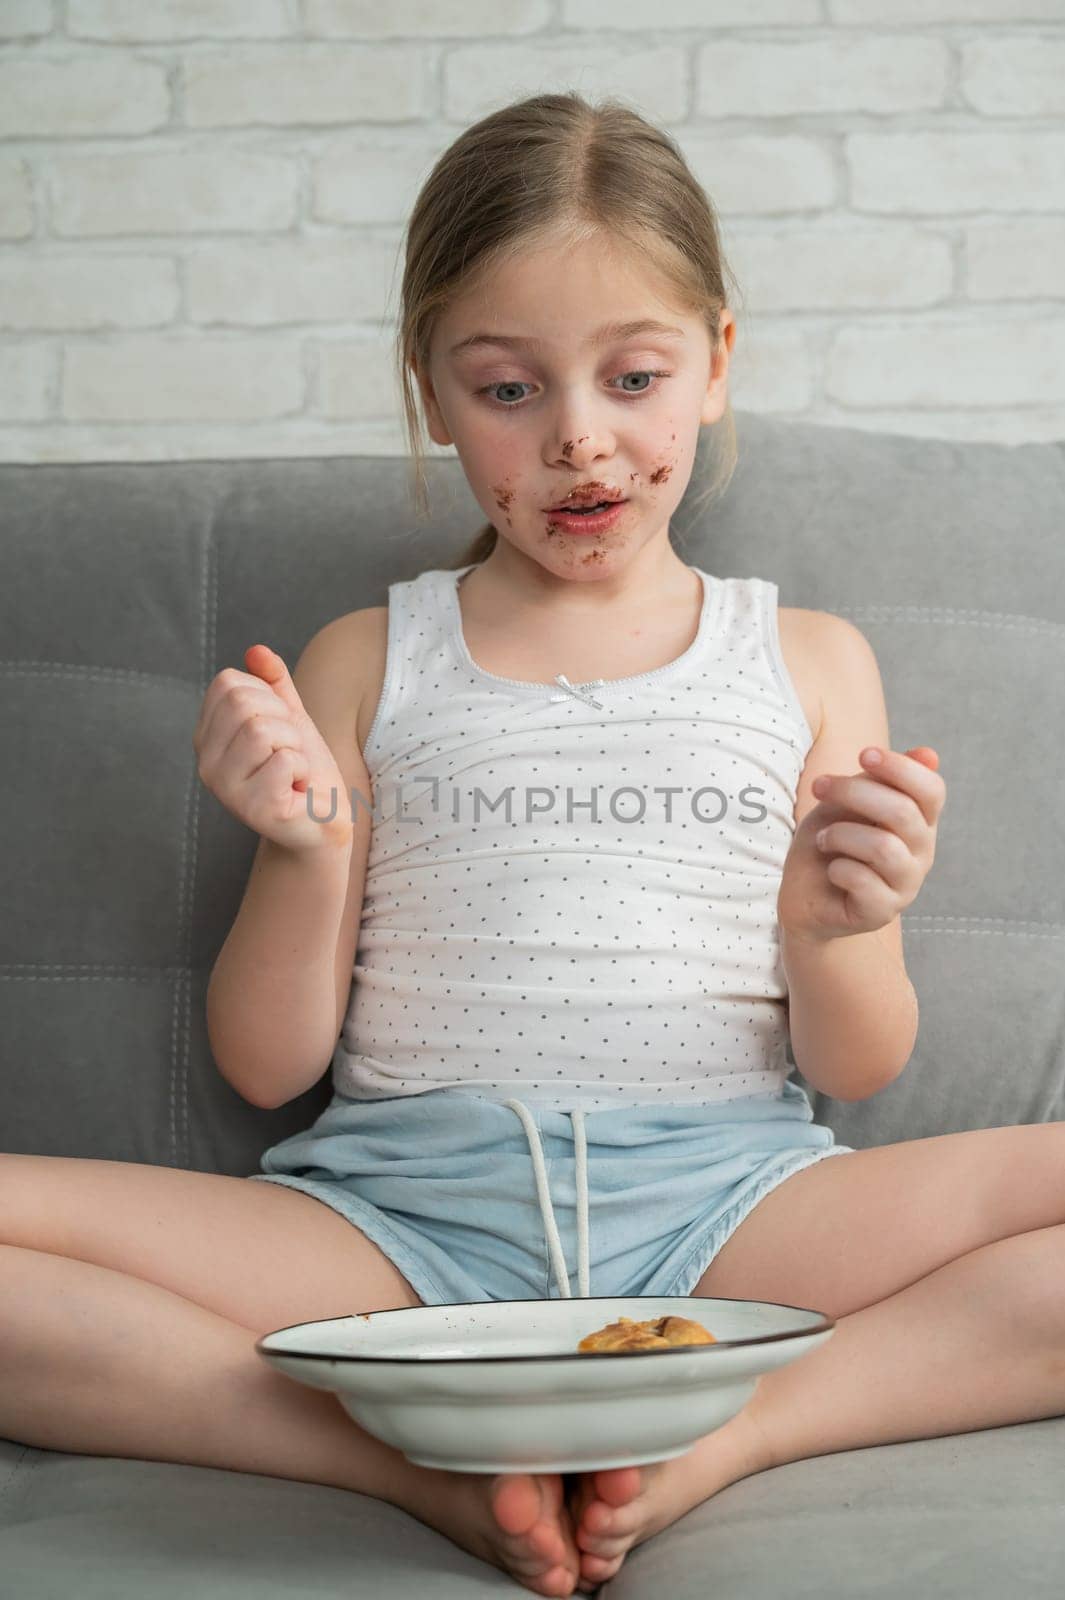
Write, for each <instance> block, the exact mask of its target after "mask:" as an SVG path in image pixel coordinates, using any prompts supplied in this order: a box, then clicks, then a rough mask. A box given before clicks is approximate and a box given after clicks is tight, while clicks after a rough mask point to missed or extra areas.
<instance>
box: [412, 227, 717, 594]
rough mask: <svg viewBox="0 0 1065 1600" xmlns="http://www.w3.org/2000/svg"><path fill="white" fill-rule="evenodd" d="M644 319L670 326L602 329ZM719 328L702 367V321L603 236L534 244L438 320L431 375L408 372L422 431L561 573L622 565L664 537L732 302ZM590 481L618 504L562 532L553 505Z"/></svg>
mask: <svg viewBox="0 0 1065 1600" xmlns="http://www.w3.org/2000/svg"><path fill="white" fill-rule="evenodd" d="M652 319H653V320H654V321H656V322H659V323H661V324H663V325H664V327H663V328H661V329H657V330H654V329H646V330H643V331H635V330H632V329H630V330H627V331H625V332H618V331H610V332H606V331H604V326H605V325H606V324H608V323H609V324H625V323H640V322H644V321H647V320H652ZM720 326H721V329H722V332H723V334H724V344H723V346H719V349H718V352H717V356H716V359H715V360H714V361H713V362H712V361H711V348H710V337H709V334H708V332H707V329H706V326H705V324H704V323H703V322H702V320H701V319H700V318H698V317H695V316H691V315H688V314H685V313H678V312H677V310H676V309H675V306H674V304H673V303H672V301H671V299H670V298H669V295H668V286H666V285H665V284H664V283H660V282H658V281H657V280H656V281H654V282H649V280H648V273H647V269H646V267H645V266H644V264H643V263H642V262H639V263H637V262H631V263H629V264H626V262H625V261H624V260H623V259H622V258H621V256H620V254H619V252H618V251H616V250H614V249H612V247H611V244H610V240H609V239H606V238H604V237H603V236H601V235H600V236H597V237H595V238H592V239H588V240H586V241H585V242H584V243H583V244H581V245H573V244H559V245H557V246H556V245H552V246H550V247H546V248H542V249H538V250H537V251H536V252H535V253H533V252H532V251H529V252H528V253H527V254H524V255H521V256H519V257H518V258H517V259H515V260H513V261H511V262H509V263H508V264H507V265H506V266H504V267H501V268H500V269H499V270H498V271H497V272H496V273H495V274H494V276H493V277H492V280H491V282H490V284H489V286H488V287H487V289H482V290H479V291H477V292H474V293H470V294H468V295H466V296H464V297H463V298H462V299H460V300H458V301H456V302H455V303H454V304H453V305H451V306H450V307H449V308H448V310H447V311H446V312H445V313H444V314H443V315H442V316H441V318H440V320H439V321H438V323H437V325H436V328H435V329H434V332H433V337H432V342H431V349H430V362H429V366H430V370H429V373H428V374H425V373H423V372H421V371H419V369H418V368H417V366H415V368H414V371H415V376H416V378H417V381H418V384H419V388H420V390H421V394H422V400H423V404H424V406H425V412H426V420H427V423H428V427H429V436H430V438H431V439H432V440H433V441H434V443H436V444H440V445H447V444H454V446H455V448H456V450H457V452H458V456H459V459H460V461H461V462H462V465H463V469H464V471H465V473H466V476H467V478H468V479H469V482H470V487H471V488H472V490H473V493H474V495H475V496H476V498H477V501H478V503H479V504H480V506H481V508H482V509H483V511H484V513H485V515H486V517H487V518H488V520H489V521H490V522H491V523H492V525H493V526H494V527H495V528H496V530H497V532H498V533H499V535H500V538H501V539H506V540H507V541H508V542H509V543H510V544H511V545H513V546H514V547H515V548H516V549H518V550H520V551H522V552H524V553H525V554H526V555H527V556H529V557H530V558H531V559H532V560H534V561H536V562H538V563H539V564H540V565H541V566H543V567H546V568H547V569H548V570H549V571H552V572H555V573H557V574H558V575H559V576H567V577H568V576H577V575H580V574H581V573H587V574H588V575H589V576H596V575H603V574H604V573H606V572H616V571H618V570H619V568H621V567H623V566H625V565H627V564H628V562H629V560H631V558H632V556H633V555H634V554H636V552H638V551H639V550H642V549H644V548H645V547H647V546H648V545H650V544H653V543H655V541H658V540H661V541H663V543H664V544H665V545H668V530H669V519H670V517H671V516H672V514H673V512H674V510H675V509H676V507H677V506H678V505H679V503H680V500H681V498H682V496H683V494H684V490H685V489H686V487H687V485H688V480H689V478H690V477H691V472H692V467H693V464H694V461H695V451H696V445H697V442H698V436H699V428H700V427H701V426H702V425H703V424H704V423H707V424H709V423H713V422H716V421H717V420H718V418H719V417H720V416H721V415H722V412H723V411H724V408H725V402H726V384H727V377H728V358H729V352H730V351H731V349H732V345H733V342H734V339H735V333H736V328H735V320H734V318H733V317H732V314H731V313H730V312H729V311H727V310H725V311H723V312H722V313H721V323H720ZM666 330H669V331H666ZM456 346H458V347H459V348H456ZM587 483H593V484H596V485H599V486H601V487H602V488H603V489H604V491H608V492H609V491H617V492H618V493H620V494H621V495H622V496H623V497H624V498H625V499H626V500H627V501H628V504H627V505H626V507H625V508H624V509H623V511H622V512H621V514H620V516H619V517H617V518H616V519H615V520H614V522H613V524H612V526H611V527H609V528H608V529H606V530H604V531H602V532H601V533H572V532H569V531H567V529H566V528H565V526H564V525H563V524H561V523H559V522H558V521H556V520H554V519H553V518H552V516H551V514H550V513H551V508H552V507H556V506H558V505H559V504H560V503H561V502H562V501H563V500H565V498H566V497H567V496H568V495H569V494H570V492H571V491H572V490H573V489H575V488H576V487H577V486H578V485H580V484H587ZM607 497H609V494H608V495H607Z"/></svg>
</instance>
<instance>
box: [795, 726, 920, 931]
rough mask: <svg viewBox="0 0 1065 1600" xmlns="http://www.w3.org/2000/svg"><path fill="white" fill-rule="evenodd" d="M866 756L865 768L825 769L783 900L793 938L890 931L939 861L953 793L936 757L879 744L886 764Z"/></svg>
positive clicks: (800, 833)
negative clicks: (841, 772)
mask: <svg viewBox="0 0 1065 1600" xmlns="http://www.w3.org/2000/svg"><path fill="white" fill-rule="evenodd" d="M870 748H872V747H870ZM868 755H869V750H863V751H862V752H861V755H860V757H859V760H860V761H861V762H862V766H863V768H864V771H863V772H860V773H857V774H855V775H854V776H853V777H837V776H836V775H834V774H825V775H824V776H822V777H820V778H818V780H817V782H816V783H815V784H814V786H813V793H814V794H816V795H818V796H819V797H823V798H822V803H821V804H820V805H817V806H814V807H813V809H812V810H810V811H808V812H807V814H806V816H805V817H804V818H803V819H802V822H801V823H800V824H799V826H798V827H797V828H796V830H795V836H794V838H793V839H792V841H791V848H790V849H789V851H788V855H787V859H786V860H785V862H784V872H783V876H782V878H781V884H780V893H779V895H778V896H777V921H778V924H779V926H780V928H781V929H782V930H785V929H786V930H787V932H788V934H789V935H790V936H791V937H792V938H796V939H801V940H806V941H807V942H809V943H815V944H823V943H825V942H827V941H828V940H829V939H839V938H843V937H845V936H846V935H848V934H851V933H872V932H873V931H874V930H875V929H876V928H883V927H885V926H886V925H887V923H889V922H891V921H892V919H893V918H894V917H896V916H897V915H898V914H899V912H900V911H901V910H902V909H903V908H904V907H905V906H908V905H909V904H910V903H911V901H912V900H914V899H915V897H916V895H917V891H918V890H919V889H920V887H921V885H922V883H923V882H924V880H925V878H926V876H927V874H928V869H929V868H930V867H931V865H932V860H933V857H934V856H935V847H936V828H937V825H938V822H939V816H940V813H941V811H942V810H943V806H944V804H945V803H946V796H947V789H946V785H945V783H944V782H943V779H942V778H941V777H940V776H939V774H938V767H939V757H938V755H937V754H936V752H935V751H934V750H932V749H930V748H929V747H928V746H927V745H916V746H914V748H912V749H910V750H907V751H906V752H905V754H902V753H900V752H899V751H895V750H881V751H880V755H881V758H882V759H881V761H880V762H879V763H878V764H877V763H870V762H869V761H868V759H867V758H868ZM822 830H825V837H824V841H823V844H818V841H817V835H818V834H819V833H821V831H822Z"/></svg>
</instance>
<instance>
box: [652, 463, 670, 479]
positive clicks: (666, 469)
mask: <svg viewBox="0 0 1065 1600" xmlns="http://www.w3.org/2000/svg"><path fill="white" fill-rule="evenodd" d="M672 475H673V468H672V467H671V466H670V465H669V463H668V462H667V463H666V465H665V466H663V467H659V468H658V471H657V472H652V474H651V482H652V483H665V481H666V479H667V478H670V477H672Z"/></svg>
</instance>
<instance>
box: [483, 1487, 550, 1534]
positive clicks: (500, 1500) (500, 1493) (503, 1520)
mask: <svg viewBox="0 0 1065 1600" xmlns="http://www.w3.org/2000/svg"><path fill="white" fill-rule="evenodd" d="M492 1510H493V1512H494V1513H495V1519H496V1521H497V1522H498V1523H499V1526H500V1527H501V1528H502V1529H503V1532H504V1533H514V1534H520V1533H528V1531H529V1529H530V1528H532V1527H533V1526H534V1524H535V1523H537V1522H538V1521H539V1520H540V1517H541V1515H542V1514H543V1511H544V1503H543V1495H542V1493H541V1490H540V1482H539V1479H537V1478H534V1477H531V1476H530V1475H529V1474H528V1473H526V1472H515V1473H502V1474H500V1476H499V1477H498V1478H496V1480H495V1482H494V1483H493V1485H492Z"/></svg>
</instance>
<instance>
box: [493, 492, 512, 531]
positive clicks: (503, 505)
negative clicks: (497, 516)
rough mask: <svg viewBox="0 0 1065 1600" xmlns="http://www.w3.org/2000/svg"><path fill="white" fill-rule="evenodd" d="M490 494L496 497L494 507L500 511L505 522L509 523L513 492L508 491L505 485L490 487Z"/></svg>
mask: <svg viewBox="0 0 1065 1600" xmlns="http://www.w3.org/2000/svg"><path fill="white" fill-rule="evenodd" d="M492 493H493V494H494V495H495V497H496V505H497V506H498V507H499V509H500V511H502V513H503V515H504V516H505V517H506V519H507V521H508V522H509V521H510V508H511V506H512V505H513V503H514V490H513V489H508V488H507V486H506V484H497V483H494V484H493V485H492Z"/></svg>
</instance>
